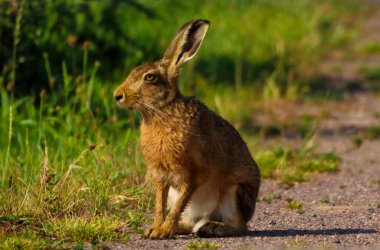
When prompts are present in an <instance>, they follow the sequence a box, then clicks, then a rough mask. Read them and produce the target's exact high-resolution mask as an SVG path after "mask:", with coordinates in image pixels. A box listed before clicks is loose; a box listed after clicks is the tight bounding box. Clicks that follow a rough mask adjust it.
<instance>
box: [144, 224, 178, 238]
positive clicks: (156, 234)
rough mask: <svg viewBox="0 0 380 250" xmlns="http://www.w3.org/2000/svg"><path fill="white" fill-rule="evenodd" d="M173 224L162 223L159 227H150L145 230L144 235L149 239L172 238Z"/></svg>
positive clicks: (173, 233) (173, 232)
mask: <svg viewBox="0 0 380 250" xmlns="http://www.w3.org/2000/svg"><path fill="white" fill-rule="evenodd" d="M174 235H175V229H174V226H171V225H168V224H163V225H162V226H161V227H151V228H148V229H147V230H146V231H145V236H146V237H147V238H150V239H171V238H174Z"/></svg>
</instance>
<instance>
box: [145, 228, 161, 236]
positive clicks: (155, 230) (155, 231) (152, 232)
mask: <svg viewBox="0 0 380 250" xmlns="http://www.w3.org/2000/svg"><path fill="white" fill-rule="evenodd" d="M158 231H160V227H154V226H152V227H150V228H148V229H147V230H145V233H144V235H145V237H147V238H151V239H156V238H157V237H154V236H156V235H158Z"/></svg>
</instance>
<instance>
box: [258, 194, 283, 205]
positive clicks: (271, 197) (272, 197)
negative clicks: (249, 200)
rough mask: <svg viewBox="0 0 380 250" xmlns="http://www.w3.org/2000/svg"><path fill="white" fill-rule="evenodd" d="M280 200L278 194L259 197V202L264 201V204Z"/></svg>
mask: <svg viewBox="0 0 380 250" xmlns="http://www.w3.org/2000/svg"><path fill="white" fill-rule="evenodd" d="M279 199H281V195H279V194H271V195H266V196H262V197H259V201H264V202H266V203H269V204H270V203H272V201H275V200H279Z"/></svg>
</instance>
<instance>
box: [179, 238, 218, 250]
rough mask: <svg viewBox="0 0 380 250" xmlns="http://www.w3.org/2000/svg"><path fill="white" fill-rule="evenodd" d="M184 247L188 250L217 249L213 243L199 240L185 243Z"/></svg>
mask: <svg viewBox="0 0 380 250" xmlns="http://www.w3.org/2000/svg"><path fill="white" fill-rule="evenodd" d="M186 246H187V248H188V249H218V245H217V244H216V243H215V242H208V241H203V240H201V239H197V240H196V241H193V242H190V243H187V244H186Z"/></svg>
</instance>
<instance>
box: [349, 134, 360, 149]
mask: <svg viewBox="0 0 380 250" xmlns="http://www.w3.org/2000/svg"><path fill="white" fill-rule="evenodd" d="M351 140H352V142H353V143H354V144H355V146H356V147H360V146H361V145H362V143H363V137H362V136H361V135H358V134H357V135H354V136H353V137H352V138H351Z"/></svg>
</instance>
